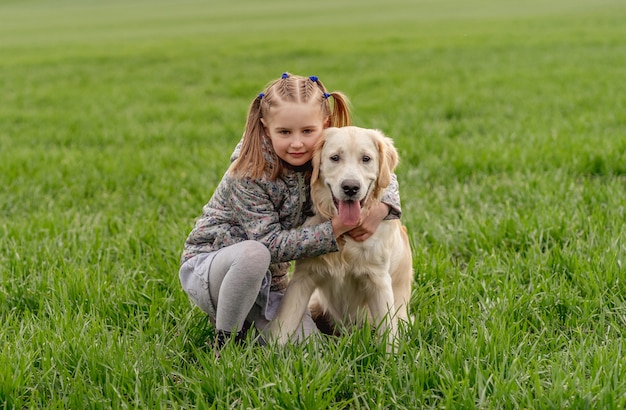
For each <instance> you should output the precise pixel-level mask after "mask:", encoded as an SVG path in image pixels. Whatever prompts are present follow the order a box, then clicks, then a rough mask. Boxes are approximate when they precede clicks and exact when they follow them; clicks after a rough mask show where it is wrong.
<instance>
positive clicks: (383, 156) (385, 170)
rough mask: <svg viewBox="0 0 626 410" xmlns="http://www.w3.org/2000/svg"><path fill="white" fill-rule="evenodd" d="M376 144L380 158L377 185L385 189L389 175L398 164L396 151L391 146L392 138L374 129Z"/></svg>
mask: <svg viewBox="0 0 626 410" xmlns="http://www.w3.org/2000/svg"><path fill="white" fill-rule="evenodd" d="M374 132H375V133H376V144H377V145H378V154H379V158H380V162H379V170H378V171H379V172H378V186H379V188H380V189H385V188H387V187H388V186H389V184H390V183H391V175H392V174H393V172H394V170H395V169H396V166H397V165H398V151H396V148H395V147H394V146H393V140H392V139H391V138H388V137H386V136H385V135H384V134H383V133H382V132H380V131H378V130H375V131H374Z"/></svg>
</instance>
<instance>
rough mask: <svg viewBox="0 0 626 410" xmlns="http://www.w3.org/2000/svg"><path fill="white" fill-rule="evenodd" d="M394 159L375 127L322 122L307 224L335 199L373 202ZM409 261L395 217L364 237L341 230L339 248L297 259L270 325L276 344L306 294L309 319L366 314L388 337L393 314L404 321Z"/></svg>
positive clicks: (292, 325)
mask: <svg viewBox="0 0 626 410" xmlns="http://www.w3.org/2000/svg"><path fill="white" fill-rule="evenodd" d="M397 163H398V153H397V151H396V149H395V148H394V146H393V142H392V140H391V139H389V138H387V137H385V136H384V135H383V134H382V133H381V132H380V131H378V130H372V129H364V128H358V127H342V128H328V129H327V130H326V131H325V133H324V136H323V137H322V138H321V139H320V141H319V142H318V145H317V146H316V151H315V154H314V157H313V167H314V168H313V175H312V178H311V198H312V201H313V204H314V208H315V216H313V217H311V218H309V219H308V220H307V222H306V224H308V225H312V224H318V223H321V222H322V221H325V220H329V219H331V218H332V217H333V216H335V215H337V213H338V210H337V207H336V205H335V204H336V203H337V201H338V200H344V199H354V200H357V201H360V203H361V205H362V208H361V210H362V212H363V211H364V210H367V209H368V208H369V207H371V206H372V205H373V204H377V203H378V202H380V199H381V196H382V194H383V191H384V189H385V188H386V187H387V186H388V185H389V184H390V182H391V178H392V174H393V171H394V169H395V167H396V165H397ZM346 181H348V182H346ZM346 183H347V184H348V185H349V186H351V187H353V188H354V189H358V192H357V193H356V194H354V189H352V191H351V192H350V193H351V194H353V195H352V196H350V197H349V198H347V196H348V193H347V192H346V188H345V186H346ZM348 191H350V190H348ZM412 265H413V264H412V256H411V248H410V245H409V239H408V236H407V233H406V229H405V227H404V226H402V224H401V222H400V220H398V219H392V220H385V221H383V222H382V223H381V224H380V225H379V227H378V229H377V230H376V232H375V234H374V235H373V236H371V237H370V238H368V239H367V240H365V241H363V242H357V241H355V240H353V239H352V238H350V237H349V236H348V235H344V236H342V238H340V240H339V252H333V253H329V254H326V255H322V256H318V257H314V258H307V259H303V260H299V261H297V262H296V265H295V270H294V272H293V276H292V279H291V281H290V283H289V285H288V287H287V290H286V292H285V296H284V298H283V300H282V302H281V305H280V307H279V310H278V313H277V317H276V319H275V320H274V321H272V323H271V325H270V331H271V332H272V334H273V335H274V336H276V337H277V339H278V342H279V343H286V342H287V341H288V340H289V338H290V336H291V335H292V334H293V333H294V331H295V330H296V328H297V327H298V325H299V323H300V321H301V320H302V317H303V315H304V313H305V311H306V308H307V303H309V300H310V308H311V312H312V314H313V316H314V317H315V316H319V315H324V316H325V318H326V319H330V320H331V321H332V324H333V325H359V324H362V323H363V321H364V320H369V321H370V323H372V324H373V325H374V326H377V327H378V329H379V331H381V333H383V332H385V331H387V330H388V335H389V337H390V339H393V338H395V337H396V335H397V329H398V320H405V321H406V320H407V315H408V312H407V309H408V303H409V298H410V295H411V284H412V281H413V268H412Z"/></svg>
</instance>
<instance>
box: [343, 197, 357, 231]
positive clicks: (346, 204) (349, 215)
mask: <svg viewBox="0 0 626 410" xmlns="http://www.w3.org/2000/svg"><path fill="white" fill-rule="evenodd" d="M360 217H361V204H359V201H339V218H341V222H343V224H344V225H346V226H352V225H356V224H358V223H359V218H360Z"/></svg>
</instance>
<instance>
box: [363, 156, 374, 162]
mask: <svg viewBox="0 0 626 410" xmlns="http://www.w3.org/2000/svg"><path fill="white" fill-rule="evenodd" d="M371 159H372V158H370V156H369V155H363V162H370V160H371Z"/></svg>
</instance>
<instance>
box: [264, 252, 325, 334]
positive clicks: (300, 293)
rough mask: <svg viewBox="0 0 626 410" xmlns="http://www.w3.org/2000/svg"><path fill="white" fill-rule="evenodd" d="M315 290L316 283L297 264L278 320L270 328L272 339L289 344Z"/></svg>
mask: <svg viewBox="0 0 626 410" xmlns="http://www.w3.org/2000/svg"><path fill="white" fill-rule="evenodd" d="M314 290H315V283H314V282H313V281H312V280H311V278H309V276H308V274H307V272H303V271H299V270H298V266H297V264H296V270H295V271H294V273H293V277H292V279H291V281H290V282H289V285H288V286H287V290H286V291H285V295H284V296H283V300H282V301H281V302H280V306H279V307H278V313H277V314H276V318H274V320H272V322H271V323H270V326H269V331H270V335H271V337H272V338H273V339H276V340H277V341H278V343H279V344H285V343H287V342H288V341H289V338H290V337H291V336H292V335H293V333H294V332H295V331H296V329H297V328H298V327H299V325H300V323H301V322H302V318H303V317H304V313H305V312H306V309H307V306H308V304H309V299H310V298H311V295H312V294H313V291H314Z"/></svg>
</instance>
